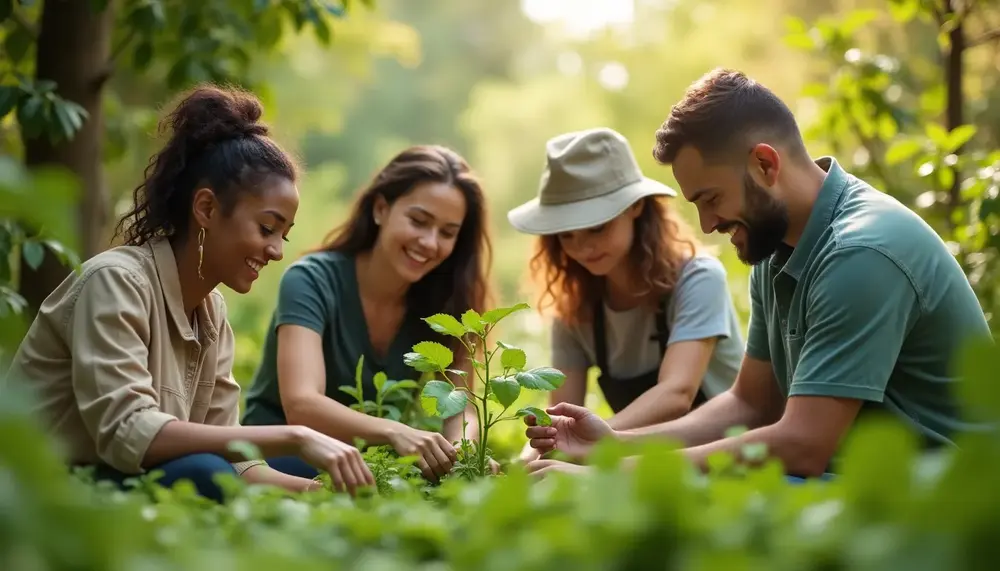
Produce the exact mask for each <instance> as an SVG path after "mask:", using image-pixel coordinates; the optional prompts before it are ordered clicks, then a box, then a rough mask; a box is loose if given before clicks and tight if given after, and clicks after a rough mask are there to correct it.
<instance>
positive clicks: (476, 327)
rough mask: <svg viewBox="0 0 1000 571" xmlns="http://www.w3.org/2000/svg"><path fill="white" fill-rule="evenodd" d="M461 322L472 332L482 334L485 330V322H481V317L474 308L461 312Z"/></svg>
mask: <svg viewBox="0 0 1000 571" xmlns="http://www.w3.org/2000/svg"><path fill="white" fill-rule="evenodd" d="M462 323H463V324H464V325H465V326H466V327H467V328H468V329H469V331H472V332H473V333H478V334H480V335H482V334H483V332H485V331H486V324H485V323H483V319H482V317H480V316H479V312H477V311H476V310H475V309H470V310H468V311H466V312H465V313H463V314H462Z"/></svg>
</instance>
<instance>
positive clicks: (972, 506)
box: [0, 306, 1000, 571]
mask: <svg viewBox="0 0 1000 571" xmlns="http://www.w3.org/2000/svg"><path fill="white" fill-rule="evenodd" d="M516 307H517V306H515V308H514V309H512V311H514V310H517V309H516ZM506 311H507V310H506V309H505V310H499V311H497V312H493V313H491V312H485V313H484V314H483V315H481V316H476V315H474V314H468V315H464V316H462V317H461V318H453V319H449V318H447V317H443V316H434V317H431V318H428V320H427V322H428V324H429V326H430V327H432V328H433V329H434V330H435V331H439V332H442V333H445V334H446V336H447V337H451V338H456V339H458V338H461V339H462V340H463V343H466V344H467V345H468V346H469V348H473V347H475V348H478V352H475V351H471V352H470V355H478V357H476V359H478V361H479V364H478V365H475V366H474V367H473V371H474V373H475V374H476V376H477V380H479V381H482V382H478V383H477V384H476V385H475V388H474V390H472V391H469V390H466V389H463V388H461V386H460V385H461V383H455V382H453V380H452V379H455V378H457V377H456V375H458V373H455V372H454V371H450V370H449V369H454V363H452V362H449V359H448V358H447V355H446V354H445V352H444V351H442V347H443V345H437V344H435V345H420V346H418V347H415V348H414V351H413V352H412V353H411V354H410V355H408V356H407V360H408V362H410V363H412V364H413V365H415V367H416V369H417V370H418V371H419V372H421V373H422V375H421V378H420V379H412V381H413V383H412V384H411V383H405V382H402V381H407V380H410V379H401V380H399V381H398V382H396V383H393V382H392V381H394V380H393V379H387V378H382V377H381V376H380V377H379V380H378V382H377V383H376V384H377V385H378V386H379V395H381V398H379V399H376V400H372V401H370V402H371V403H372V404H371V405H366V404H364V399H359V400H360V404H359V405H358V407H359V409H361V410H365V411H366V412H368V413H370V414H382V415H395V414H396V412H395V411H394V410H393V408H389V406H390V405H392V406H395V407H396V408H398V410H399V412H400V414H401V415H402V414H403V413H404V411H405V409H406V404H407V403H409V402H418V403H419V404H420V407H419V408H420V410H421V411H423V412H425V413H427V414H428V415H430V416H434V415H437V416H449V415H452V414H457V411H459V410H461V408H463V407H464V406H465V405H466V404H468V403H472V404H475V405H476V407H477V414H478V416H479V418H480V419H485V420H486V422H485V424H483V425H482V427H481V434H480V438H481V440H480V441H481V442H486V443H487V446H485V447H476V446H474V445H472V444H471V443H465V444H463V446H472V448H469V449H468V450H467V452H468V456H466V457H464V458H463V460H464V462H465V464H466V467H465V468H461V467H456V472H455V473H454V474H453V475H452V477H449V478H445V479H444V480H443V481H441V482H440V483H437V484H434V485H431V484H430V483H428V482H426V481H425V480H423V478H422V477H421V476H420V474H419V471H417V470H416V469H415V468H413V466H412V464H411V463H409V461H408V459H405V458H404V459H401V458H398V457H394V456H393V455H392V454H389V453H388V452H387V450H386V448H384V447H371V448H368V449H367V450H366V452H365V455H366V460H367V461H368V463H369V466H371V467H372V470H373V472H375V473H376V477H377V479H378V481H379V482H378V486H377V489H375V490H370V491H369V492H368V493H364V494H359V495H358V496H357V497H351V496H349V495H347V494H338V493H334V492H333V491H330V490H321V491H319V492H313V493H308V494H300V495H295V494H289V493H286V492H282V491H278V490H272V489H264V488H259V487H254V486H246V485H245V484H243V483H242V482H240V481H238V480H236V479H235V478H233V479H230V480H228V481H227V482H226V485H227V489H228V490H229V500H228V501H227V502H226V503H225V504H224V505H217V504H214V503H212V502H209V501H207V500H203V499H201V498H199V497H197V496H196V495H195V494H194V493H193V490H192V489H191V488H190V487H189V486H185V485H179V486H176V487H174V488H172V489H169V490H168V489H164V488H161V487H159V486H157V485H156V484H155V482H152V481H150V480H149V479H146V478H139V479H137V480H136V481H135V488H134V489H132V490H130V491H127V492H122V491H119V490H116V489H112V488H111V487H110V486H106V485H97V484H93V483H92V482H90V481H89V478H88V474H87V473H86V472H82V471H81V472H76V473H73V474H70V473H69V472H68V471H67V470H66V468H65V467H64V466H63V465H62V464H61V462H60V461H59V459H58V456H57V454H56V452H57V448H56V447H55V445H54V443H53V442H52V441H51V440H50V439H49V438H48V437H47V436H46V435H45V433H44V431H43V430H42V429H41V427H40V425H39V423H38V420H37V419H35V418H32V417H30V416H29V415H27V414H26V413H24V412H23V411H24V410H25V407H24V401H23V400H22V398H24V397H23V396H22V395H16V394H9V393H7V392H5V393H4V396H3V398H0V569H11V570H36V569H38V570H42V569H52V570H55V569H73V570H98V569H100V570H126V569H128V570H160V569H215V570H219V571H222V570H225V569H241V570H247V569H249V570H255V569H261V570H263V569H267V570H273V569H285V568H287V569H295V570H297V571H298V570H304V569H323V570H330V569H341V568H343V569H352V570H353V569H357V570H374V569H386V570H411V569H419V570H428V571H429V570H435V571H442V570H451V569H477V570H493V569H496V570H500V569H505V570H506V569H551V568H553V567H554V566H559V567H562V568H574V569H584V570H591V569H594V570H596V569H643V570H646V569H727V570H728V569H738V570H743V569H747V570H749V569H761V570H765V569H766V570H768V571H776V570H786V569H787V570H793V569H794V570H809V569H815V570H824V571H827V570H838V569H851V570H865V569H872V570H874V569H878V570H892V569H899V570H904V569H905V570H922V569H948V570H954V569H980V568H982V569H986V568H987V566H992V565H993V562H992V559H993V557H994V556H995V555H996V554H997V549H998V548H997V545H998V544H997V542H996V541H995V539H994V538H995V537H996V530H997V529H1000V491H998V487H997V485H996V481H997V479H998V476H1000V438H998V437H997V434H996V433H993V432H982V433H977V434H972V435H969V436H966V437H964V438H963V439H962V440H961V441H960V449H958V450H942V451H936V452H923V451H921V450H920V448H919V447H918V440H917V439H916V438H915V437H914V436H913V435H912V434H911V433H910V432H908V431H907V430H906V429H905V428H904V427H903V426H902V425H900V424H899V423H897V422H893V421H891V420H889V419H888V418H885V417H883V418H872V419H869V420H866V421H864V422H863V424H861V425H860V426H859V428H858V430H857V431H856V432H855V433H854V434H852V435H851V436H850V437H849V438H848V439H847V441H846V442H845V445H844V449H843V452H842V455H841V457H840V458H839V459H838V466H840V467H841V471H840V476H839V477H838V478H837V479H836V480H834V481H832V482H827V483H819V482H814V483H807V484H790V483H788V482H787V481H786V480H785V479H784V477H783V475H782V471H781V468H780V465H778V464H777V463H776V462H773V461H767V462H763V463H760V464H758V465H754V466H747V465H743V464H740V463H737V462H736V461H735V460H734V459H732V458H730V457H727V456H719V457H717V458H714V459H713V462H712V468H711V469H710V471H709V472H708V473H706V474H702V473H699V472H697V471H696V470H694V469H693V468H692V467H691V466H690V465H689V464H687V463H686V462H685V461H684V460H682V458H681V457H680V456H679V455H678V454H676V452H675V451H674V449H673V447H672V446H671V445H670V444H669V443H658V444H646V445H644V446H642V447H635V446H633V447H626V446H623V445H618V444H615V443H610V442H608V443H603V444H602V445H600V446H599V447H598V449H597V450H595V452H594V454H593V456H592V458H591V461H592V465H593V466H594V470H592V471H591V472H590V473H587V474H580V475H573V476H563V475H558V474H557V475H554V476H552V477H549V478H546V479H543V480H536V479H534V478H532V477H531V476H530V475H528V474H526V473H524V471H523V470H522V469H521V468H520V467H519V466H517V465H516V464H512V465H509V466H507V467H506V470H505V472H504V473H503V474H501V475H499V476H490V475H488V474H487V473H486V472H485V471H484V470H483V467H484V465H483V462H484V459H488V457H489V454H488V448H489V446H488V444H489V429H490V428H491V427H493V426H495V425H496V423H498V422H507V420H505V419H508V418H510V419H512V420H510V421H509V422H520V420H519V419H520V418H521V417H523V415H525V414H529V413H530V414H536V413H537V411H534V412H529V411H525V410H522V409H517V410H511V409H512V408H513V407H512V406H511V405H512V403H513V402H514V400H516V398H514V397H512V396H511V395H512V394H513V393H516V392H519V391H522V390H539V389H541V390H550V389H548V387H550V386H557V385H558V383H560V382H561V377H560V374H559V373H558V372H554V371H552V370H549V369H546V368H526V362H527V360H526V359H525V358H524V356H523V352H519V351H520V350H519V349H517V348H514V347H511V346H509V345H506V344H504V343H502V342H499V341H497V342H492V344H490V345H487V344H486V340H487V339H488V338H489V333H490V330H491V329H492V327H494V326H495V324H496V323H497V322H499V321H500V320H501V319H502V318H503V317H504V316H505V315H509V314H510V313H504V312H506ZM487 347H488V348H489V350H488V351H484V350H483V349H484V348H487ZM997 360H998V359H997V352H996V349H995V348H994V347H992V346H990V347H988V348H976V349H975V350H972V351H970V352H969V354H968V356H967V358H966V359H964V362H965V363H966V366H965V369H964V371H965V374H966V375H967V378H968V382H967V383H966V384H965V385H963V388H962V398H963V402H964V403H965V406H966V409H967V411H968V414H969V415H970V417H972V418H975V419H979V420H982V419H995V418H997V416H998V415H1000V386H998V385H997V383H995V382H994V379H993V372H994V371H995V370H996V365H997ZM515 383H516V386H517V388H515V387H514V384H515ZM392 386H397V387H399V388H396V389H391V387H392ZM396 392H401V393H402V392H406V393H408V394H409V395H410V398H411V399H412V400H407V397H398V396H393V394H394V393H396ZM359 394H360V393H359ZM394 403H395V404H394ZM400 403H402V404H400ZM460 405H461V406H460ZM539 416H540V418H544V417H542V416H541V415H539ZM630 454H637V455H639V457H640V459H639V462H638V464H637V466H636V467H635V469H634V470H631V471H626V470H623V469H622V468H621V467H620V463H619V460H620V459H621V457H622V456H624V455H630ZM748 455H750V456H753V457H756V458H760V457H762V455H763V454H762V451H760V450H753V451H748ZM484 474H487V475H484ZM456 475H460V476H461V477H455V476H456Z"/></svg>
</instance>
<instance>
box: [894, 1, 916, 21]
mask: <svg viewBox="0 0 1000 571" xmlns="http://www.w3.org/2000/svg"><path fill="white" fill-rule="evenodd" d="M919 11H920V0H889V13H890V14H892V17H893V18H895V19H896V21H897V22H904V23H905V22H909V21H910V20H912V19H913V18H914V16H916V15H917V13H918V12H919Z"/></svg>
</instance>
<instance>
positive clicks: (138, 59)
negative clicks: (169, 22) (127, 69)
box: [132, 41, 153, 71]
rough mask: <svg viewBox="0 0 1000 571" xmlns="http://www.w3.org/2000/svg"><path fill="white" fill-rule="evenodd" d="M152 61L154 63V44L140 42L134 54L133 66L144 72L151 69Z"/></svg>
mask: <svg viewBox="0 0 1000 571" xmlns="http://www.w3.org/2000/svg"><path fill="white" fill-rule="evenodd" d="M151 61H153V43H152V42H149V41H145V42H140V43H139V45H138V46H136V48H135V53H134V54H132V66H133V67H134V68H135V69H137V70H139V71H143V70H145V69H146V68H148V67H149V64H150V62H151Z"/></svg>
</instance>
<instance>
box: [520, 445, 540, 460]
mask: <svg viewBox="0 0 1000 571" xmlns="http://www.w3.org/2000/svg"><path fill="white" fill-rule="evenodd" d="M541 457H542V453H541V452H539V451H538V450H535V449H534V448H532V447H531V442H525V443H524V448H522V449H521V454H520V455H518V457H517V460H518V462H521V463H523V464H527V463H528V462H531V461H532V460H538V459H539V458H541Z"/></svg>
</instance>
